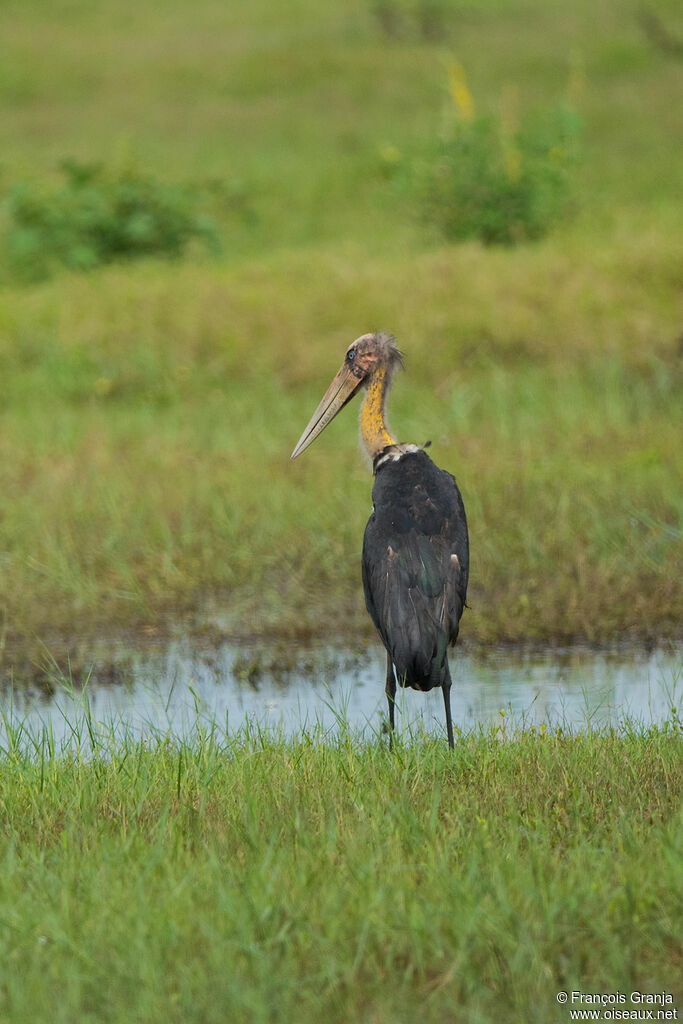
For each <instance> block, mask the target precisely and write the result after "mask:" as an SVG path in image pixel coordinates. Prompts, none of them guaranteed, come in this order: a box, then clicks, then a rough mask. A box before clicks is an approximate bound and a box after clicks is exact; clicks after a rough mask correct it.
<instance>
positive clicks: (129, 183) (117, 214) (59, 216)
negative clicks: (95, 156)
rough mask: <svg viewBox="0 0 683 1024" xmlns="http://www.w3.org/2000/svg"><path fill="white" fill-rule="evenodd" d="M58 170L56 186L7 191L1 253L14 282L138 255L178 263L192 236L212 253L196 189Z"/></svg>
mask: <svg viewBox="0 0 683 1024" xmlns="http://www.w3.org/2000/svg"><path fill="white" fill-rule="evenodd" d="M62 171H63V174H64V176H65V182H64V184H63V186H62V187H61V188H57V189H49V188H45V187H44V186H41V185H39V184H35V183H28V182H24V183H21V184H19V185H16V186H15V187H14V188H13V189H12V190H11V191H10V193H9V196H8V213H9V228H8V231H7V236H6V248H7V255H8V258H9V263H10V266H11V268H12V269H13V270H14V271H15V272H16V273H18V274H19V275H20V276H21V277H24V278H28V279H30V280H36V279H40V278H43V277H46V276H47V275H48V274H49V273H50V271H51V270H52V269H53V267H54V266H55V265H57V264H61V265H63V266H66V267H69V268H71V269H77V270H90V269H92V268H93V267H97V266H99V265H101V264H104V263H112V262H114V261H117V260H126V259H138V258H141V257H145V256H166V257H168V258H171V259H177V258H178V257H180V256H182V255H183V253H184V251H185V248H186V246H187V244H188V243H189V242H190V241H191V240H192V239H195V238H196V239H199V240H201V241H202V242H203V243H205V244H206V245H207V246H209V247H210V248H212V249H216V248H218V237H217V234H216V231H215V229H214V226H213V224H212V222H211V221H210V220H208V219H207V218H206V217H203V216H201V215H200V213H199V210H198V203H199V198H200V197H199V195H198V194H197V191H196V190H192V189H190V188H188V187H187V186H182V185H170V184H165V183H163V182H159V181H157V180H155V179H154V178H152V177H150V176H147V175H143V174H140V173H138V172H136V171H133V170H130V169H127V170H124V171H122V172H119V173H117V174H112V173H108V172H106V171H105V170H104V169H103V168H102V166H101V165H97V164H81V163H78V162H76V161H65V162H64V163H63V164H62Z"/></svg>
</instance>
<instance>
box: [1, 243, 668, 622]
mask: <svg viewBox="0 0 683 1024" xmlns="http://www.w3.org/2000/svg"><path fill="white" fill-rule="evenodd" d="M661 242H662V239H661V238H656V237H651V238H650V239H649V242H648V240H647V239H640V240H639V243H638V246H637V251H636V249H634V248H632V247H631V248H628V249H627V248H626V247H625V245H620V246H615V247H614V249H613V250H612V251H611V252H608V251H606V250H605V249H604V248H603V249H602V251H601V252H600V255H599V257H597V258H596V257H594V258H593V259H586V260H584V261H583V262H578V261H577V249H578V247H579V246H580V244H581V243H580V241H579V240H576V241H574V242H573V246H574V248H572V247H570V244H569V242H568V243H567V248H566V249H565V250H564V251H563V252H562V253H558V252H557V251H556V250H555V249H554V247H553V246H552V244H551V243H548V244H547V245H546V246H545V247H544V248H541V249H539V250H534V251H528V252H524V253H522V254H519V255H518V256H516V257H513V256H511V255H510V254H508V253H503V252H499V253H496V254H494V255H493V256H492V255H491V254H489V253H488V252H484V251H483V250H481V249H479V248H478V247H475V246H471V247H463V248H462V249H461V250H459V251H458V252H456V253H455V254H454V253H453V252H452V251H451V250H448V249H445V250H443V249H442V250H436V251H430V252H427V253H424V254H421V255H419V256H416V257H413V258H412V259H408V260H406V259H403V258H401V259H395V260H393V261H391V262H383V263H382V264H381V266H379V267H377V265H374V266H372V267H370V268H366V267H364V266H362V265H358V266H356V267H355V268H354V266H353V263H352V262H349V261H348V260H347V259H345V258H335V257H333V256H332V255H330V254H329V253H327V252H321V253H319V254H318V255H317V257H316V258H315V260H313V259H311V258H310V257H309V256H296V257H295V256H292V255H288V256H287V257H278V258H276V257H273V258H272V259H270V260H269V261H268V262H267V263H265V262H264V263H261V264H258V265H254V264H253V263H251V264H250V265H249V266H248V267H247V268H245V269H244V270H242V271H241V272H239V273H238V272H237V271H234V270H225V269H222V268H215V267H201V268H197V267H192V266H185V267H179V268H177V269H175V270H165V271H164V274H163V276H160V275H159V273H158V270H157V268H155V267H148V268H145V269H142V270H138V271H136V273H135V274H134V275H133V274H131V273H130V272H129V271H128V270H118V269H116V270H111V271H108V272H106V273H103V274H98V275H97V276H96V277H86V278H80V279H78V278H73V279H69V282H68V289H67V291H66V293H65V291H64V283H63V281H62V280H59V281H55V282H53V283H51V284H47V285H44V286H42V287H41V288H37V289H33V290H32V291H31V292H30V294H29V295H27V294H26V293H20V294H14V295H11V296H10V295H6V296H5V297H4V305H3V314H4V321H3V325H2V334H1V335H0V362H2V364H3V369H4V372H3V373H2V374H1V375H0V428H1V429H0V454H1V457H0V465H1V466H2V469H1V470H0V473H1V475H2V488H1V489H0V508H1V509H2V521H3V545H2V547H3V549H4V556H3V560H2V564H1V565H0V571H1V572H2V576H3V587H2V592H3V604H4V615H5V620H6V623H7V628H8V629H9V630H10V631H11V632H13V633H14V634H15V635H18V634H21V633H23V634H28V633H30V632H31V631H32V630H33V631H36V632H38V633H43V632H44V631H49V629H50V628H55V627H61V628H62V629H68V624H69V623H71V622H74V621H77V622H78V623H79V628H81V629H85V628H87V627H93V628H94V627H96V626H98V625H102V624H103V623H106V622H111V621H112V620H113V621H119V622H124V623H127V622H130V621H150V620H151V621H155V620H158V618H159V617H160V616H161V615H163V613H164V612H165V611H172V610H177V609H185V610H192V609H193V608H196V607H197V606H198V605H199V604H201V603H202V602H205V601H206V600H207V599H208V596H209V595H217V596H218V600H220V601H222V602H223V603H224V604H225V605H226V606H227V608H228V609H229V614H230V618H229V628H230V629H231V630H232V631H234V632H259V631H264V630H269V631H272V630H274V631H280V632H290V633H291V632H300V633H301V632H305V631H307V630H312V629H314V628H318V629H320V628H325V627H326V624H327V623H332V622H334V621H337V619H338V613H339V606H340V605H341V606H342V607H344V608H345V609H346V612H347V615H348V619H349V622H350V624H351V626H352V628H354V629H355V628H358V629H363V628H364V627H365V621H366V618H365V611H364V609H363V607H362V595H361V588H360V585H359V554H358V553H359V550H360V542H361V537H362V532H363V527H364V523H365V520H366V518H367V514H368V507H369V500H370V488H371V477H370V475H369V473H368V469H367V467H366V466H365V464H364V462H363V460H361V459H359V457H358V452H357V440H356V437H357V430H356V425H355V422H354V416H353V414H352V413H349V412H346V413H345V414H343V415H342V416H341V417H340V418H339V420H338V421H337V422H335V424H334V425H333V426H332V427H331V428H330V429H329V431H328V432H327V434H326V436H325V437H324V438H323V439H322V440H321V441H320V442H319V444H318V445H317V446H316V447H315V448H314V449H313V450H312V451H311V452H310V453H307V455H306V457H305V458H304V459H302V460H301V461H300V462H298V463H296V464H292V463H290V462H289V454H290V452H291V450H292V448H293V447H294V444H295V442H296V439H297V437H298V436H299V434H300V431H301V429H302V424H304V423H305V422H306V420H307V418H308V416H309V415H310V411H311V410H312V409H313V408H314V407H315V405H316V403H317V401H318V398H319V395H320V394H322V391H323V390H324V388H325V387H326V386H327V383H328V379H331V376H332V374H333V372H334V370H335V369H336V367H337V364H338V363H339V361H340V353H341V352H343V350H344V345H345V344H346V342H347V340H348V339H349V338H350V337H353V336H355V334H356V333H357V331H358V327H357V326H356V325H358V324H363V325H365V324H372V323H373V322H375V321H376V322H377V323H380V324H382V323H384V324H386V323H390V322H391V321H392V320H393V321H394V322H397V323H399V324H402V325H403V326H404V330H405V334H404V342H405V344H404V349H405V352H406V360H407V366H408V370H407V373H406V375H405V376H403V377H402V378H400V379H399V381H398V382H397V384H396V386H395V389H394V392H393V394H392V397H391V422H392V425H393V426H394V428H395V430H396V432H397V433H398V434H399V436H400V437H402V438H406V439H412V440H416V441H418V442H421V441H426V440H427V439H431V440H432V441H433V448H432V452H433V454H434V458H435V459H436V460H437V462H439V463H440V464H442V465H445V466H447V467H448V468H449V469H451V470H452V471H453V472H455V474H456V476H457V478H458V480H459V482H460V485H461V488H462V490H463V494H464V497H465V502H466V507H467V508H468V512H469V518H470V529H471V534H472V558H473V573H472V591H471V595H470V604H471V606H472V608H471V611H470V612H469V613H468V614H467V616H466V622H465V628H466V630H467V634H466V635H469V636H470V637H474V638H476V639H480V640H495V639H501V638H511V639H520V638H525V637H526V638H528V637H538V638H543V637H548V636H550V637H556V638H560V637H564V638H566V637H572V636H584V637H588V638H589V639H592V640H596V639H604V638H607V637H614V636H618V635H631V636H634V637H638V638H642V637H646V636H650V637H652V636H657V635H665V634H667V633H672V632H673V631H675V629H676V624H677V622H679V621H680V611H681V607H680V603H679V602H680V588H679V583H680V580H679V577H678V573H677V570H676V562H677V559H679V558H680V550H681V548H680V544H681V540H680V518H681V496H680V489H679V488H678V487H677V486H676V482H677V480H678V479H679V478H680V475H681V469H682V468H683V467H682V466H681V454H680V446H679V445H678V444H677V441H676V438H677V435H678V432H679V429H680V403H679V400H678V375H677V370H676V367H675V363H674V355H673V350H672V341H673V339H674V338H675V328H676V324H675V317H676V312H675V307H676V297H675V294H674V293H675V282H674V281H673V280H672V281H671V283H670V284H669V283H668V282H667V280H666V274H665V273H662V267H663V266H664V267H666V266H668V265H669V260H670V258H673V251H672V254H671V257H670V256H669V252H667V250H666V249H665V248H663V246H662V244H661ZM674 248H675V247H674ZM492 260H493V261H494V271H493V272H492ZM532 274H533V287H532V286H531V285H530V283H529V280H530V275H532ZM652 277H656V278H657V280H658V281H659V286H658V287H659V292H660V303H659V311H660V317H659V318H655V317H654V316H653V315H652V314H651V313H649V314H648V312H647V299H646V295H645V292H646V291H647V288H648V285H647V282H648V281H649V280H650V279H651V278H652ZM557 281H562V283H563V285H562V289H561V290H558V289H557V285H556V282H557ZM320 282H323V284H324V294H323V293H322V292H320V287H321V285H320ZM553 290H555V294H553ZM268 295H272V296H273V297H274V298H273V301H272V302H271V301H269V300H268V299H267V296H268ZM378 295H380V296H381V297H382V298H381V300H378V298H377V296H378ZM605 295H609V302H608V303H605V299H604V297H605ZM264 296H266V298H265V300H264ZM275 296H277V301H275ZM321 320H322V322H321ZM645 339H648V341H647V344H646V343H645ZM264 474H265V475H266V478H267V486H266V485H265V483H264ZM312 597H314V601H313V605H312Z"/></svg>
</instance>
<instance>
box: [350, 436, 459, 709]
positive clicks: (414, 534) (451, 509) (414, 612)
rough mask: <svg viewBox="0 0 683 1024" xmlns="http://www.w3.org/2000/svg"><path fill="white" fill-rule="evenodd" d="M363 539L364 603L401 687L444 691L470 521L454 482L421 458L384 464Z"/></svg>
mask: <svg viewBox="0 0 683 1024" xmlns="http://www.w3.org/2000/svg"><path fill="white" fill-rule="evenodd" d="M373 501H374V511H373V514H372V516H371V518H370V521H369V522H368V525H367V527H366V530H365V537H364V540H363V586H364V589H365V602H366V605H367V609H368V612H369V613H370V616H371V617H372V620H373V622H374V623H375V626H376V627H377V630H378V632H379V634H380V636H381V637H382V641H383V642H384V646H385V647H386V649H387V650H388V652H389V654H390V656H391V660H392V661H393V663H394V666H395V668H396V672H397V675H398V678H399V681H405V683H406V685H408V686H414V687H416V688H417V689H430V688H431V687H433V686H438V685H441V683H442V682H443V678H444V673H445V662H446V651H447V648H448V645H449V644H453V643H455V641H456V638H457V636H458V628H459V622H460V616H461V615H462V611H463V608H464V606H465V597H466V593H467V578H468V573H469V548H468V538H467V522H466V518H465V509H464V506H463V502H462V498H461V496H460V492H459V490H458V487H457V485H456V483H455V480H454V479H453V477H452V476H451V475H450V474H449V473H446V472H445V471H444V470H440V469H438V468H437V467H436V466H435V465H434V463H433V462H432V461H431V459H430V458H429V457H428V456H427V455H426V453H424V452H417V453H411V454H408V455H404V456H403V457H402V458H401V459H400V460H398V461H397V462H393V463H387V464H385V465H384V466H383V467H382V468H381V469H380V470H379V471H378V474H377V478H376V480H375V486H374V488H373Z"/></svg>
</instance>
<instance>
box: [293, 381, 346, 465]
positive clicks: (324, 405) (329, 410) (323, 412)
mask: <svg viewBox="0 0 683 1024" xmlns="http://www.w3.org/2000/svg"><path fill="white" fill-rule="evenodd" d="M362 386H363V379H362V378H361V379H360V380H359V379H358V377H356V375H355V374H354V373H353V371H352V369H351V367H350V366H348V365H347V363H346V361H344V363H343V365H342V366H341V368H340V370H339V372H338V373H337V375H336V376H335V378H334V380H333V381H332V383H331V384H330V386H329V388H328V389H327V391H326V392H325V394H324V395H323V397H322V399H321V402H320V405H319V406H318V408H317V409H316V410H315V412H314V413H313V415H312V416H311V418H310V420H309V422H308V426H307V427H306V429H305V430H304V432H303V434H302V435H301V437H300V438H299V442H298V444H297V446H296V448H295V449H294V451H293V452H292V455H291V457H292V458H293V459H295V458H296V457H297V455H301V453H302V452H303V451H305V450H306V448H308V446H309V444H313V442H314V441H315V439H316V437H317V436H318V434H322V432H323V430H324V429H325V427H326V426H327V425H328V423H331V422H332V420H333V419H334V417H335V416H336V415H337V413H338V412H340V410H341V409H343V408H344V406H345V405H346V403H347V402H349V401H350V400H351V399H352V398H353V396H354V395H355V393H356V391H358V390H359V389H360V388H361V387H362Z"/></svg>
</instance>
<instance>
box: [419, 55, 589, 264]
mask: <svg viewBox="0 0 683 1024" xmlns="http://www.w3.org/2000/svg"><path fill="white" fill-rule="evenodd" d="M451 93H452V95H453V98H454V102H455V104H456V108H457V112H458V117H457V118H456V119H455V121H454V122H453V124H452V126H451V129H450V131H449V132H448V133H447V134H446V136H445V137H444V138H442V139H441V140H440V141H439V142H438V144H437V145H436V146H435V148H434V151H433V152H432V153H431V154H429V158H428V161H427V163H426V165H425V166H424V168H423V170H422V171H421V172H420V173H419V178H420V191H421V193H422V199H423V207H424V209H425V211H426V215H427V218H428V219H429V220H430V221H431V222H432V223H434V224H435V225H437V227H438V228H439V229H440V230H441V231H442V232H443V233H444V234H445V235H446V236H447V237H448V238H453V239H465V238H479V239H481V240H482V241H483V242H485V243H487V244H494V243H498V244H506V245H511V244H515V243H516V242H521V241H525V240H528V239H534V238H540V237H541V236H542V235H544V234H546V232H547V231H548V230H549V229H550V228H551V227H552V226H553V225H554V224H555V223H556V222H557V221H558V220H560V219H561V218H562V217H563V216H564V215H565V214H566V212H567V210H568V209H569V207H570V205H571V199H572V178H573V174H572V172H573V171H574V168H575V166H576V163H577V160H578V141H579V134H580V128H581V124H580V120H579V118H578V117H577V115H576V114H575V113H574V111H572V110H571V109H570V108H569V107H567V106H558V107H556V108H555V109H553V110H550V111H548V112H546V113H544V114H541V115H536V116H534V117H530V118H527V119H526V120H525V121H524V122H522V124H521V125H520V126H517V125H516V124H515V123H512V124H511V123H510V122H511V121H512V122H514V120H515V119H514V118H512V117H511V116H510V115H509V112H508V115H507V116H506V113H505V109H503V112H502V113H501V116H500V118H498V119H495V118H493V117H475V116H474V108H473V103H472V99H471V96H470V95H469V92H468V90H467V87H466V85H465V82H464V78H463V76H462V75H461V74H460V75H455V76H452V83H451Z"/></svg>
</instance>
